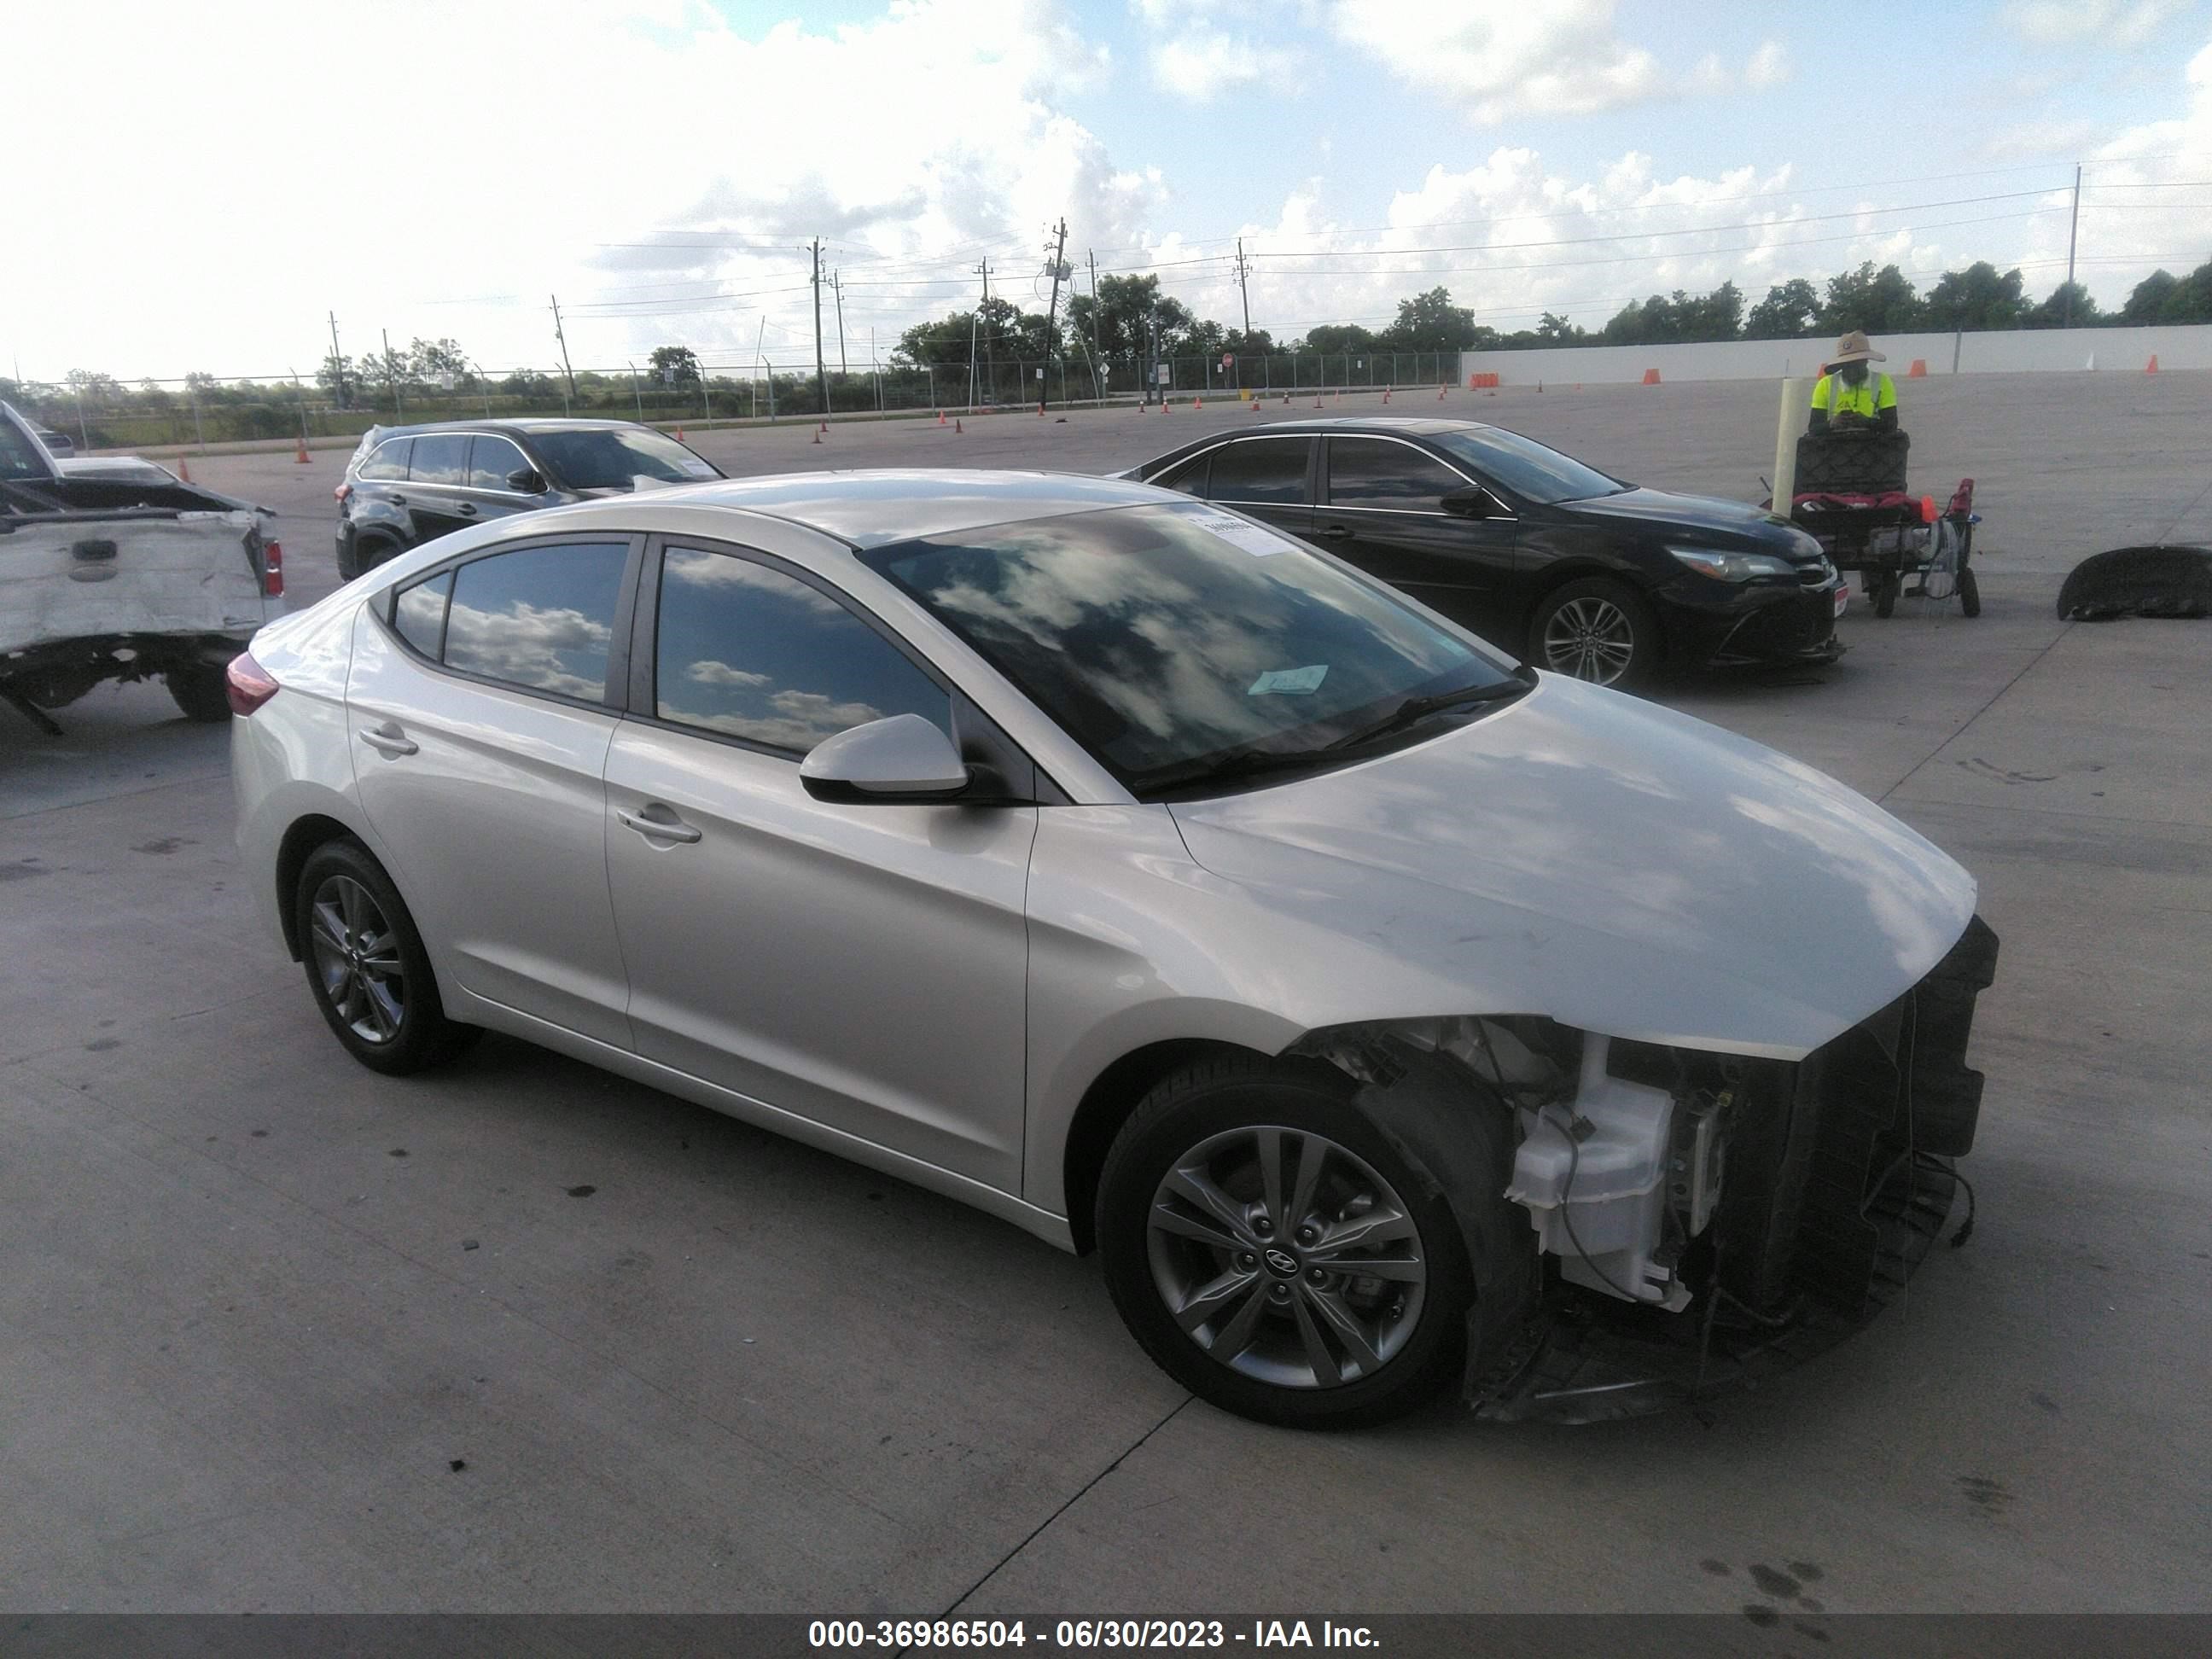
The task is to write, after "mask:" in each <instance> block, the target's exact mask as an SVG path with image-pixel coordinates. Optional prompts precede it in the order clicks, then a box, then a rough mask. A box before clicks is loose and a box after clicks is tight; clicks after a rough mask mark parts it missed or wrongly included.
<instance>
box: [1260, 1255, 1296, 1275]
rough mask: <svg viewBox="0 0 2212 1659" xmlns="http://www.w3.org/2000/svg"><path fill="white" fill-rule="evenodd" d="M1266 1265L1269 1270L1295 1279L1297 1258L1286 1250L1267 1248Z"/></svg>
mask: <svg viewBox="0 0 2212 1659" xmlns="http://www.w3.org/2000/svg"><path fill="white" fill-rule="evenodd" d="M1267 1267H1268V1270H1269V1271H1270V1272H1272V1273H1279V1274H1281V1275H1282V1276H1283V1277H1284V1278H1285V1279H1296V1278H1297V1276H1298V1259H1297V1257H1296V1256H1294V1255H1291V1253H1290V1252H1289V1251H1288V1250H1275V1249H1271V1250H1269V1251H1268V1252H1267Z"/></svg>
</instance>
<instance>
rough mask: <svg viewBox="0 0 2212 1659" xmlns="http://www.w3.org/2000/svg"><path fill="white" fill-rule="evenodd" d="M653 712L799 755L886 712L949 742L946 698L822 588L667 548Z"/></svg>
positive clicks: (723, 556)
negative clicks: (929, 727)
mask: <svg viewBox="0 0 2212 1659" xmlns="http://www.w3.org/2000/svg"><path fill="white" fill-rule="evenodd" d="M654 655H655V659H656V660H655V662H654V665H653V679H654V687H653V712H654V713H655V714H658V715H659V717H660V718H661V719H662V720H675V721H678V722H679V723H681V724H683V725H685V726H699V727H701V728H702V729H704V730H706V731H710V732H721V733H723V734H725V735H726V736H728V737H732V738H741V739H743V740H744V741H745V742H747V743H751V744H759V745H761V746H762V747H763V748H767V749H776V750H783V751H785V752H787V753H789V754H793V755H803V754H805V752H806V751H807V750H810V749H811V748H813V747H814V745H815V744H817V743H820V742H822V741H823V739H824V738H834V737H836V735H837V734H838V733H839V732H844V731H848V730H849V729H851V728H852V727H854V726H865V725H866V724H867V723H868V722H869V721H870V720H883V719H884V718H885V717H887V716H889V715H892V714H919V715H921V717H922V718H923V719H924V720H929V721H931V722H932V723H933V724H934V725H935V726H937V727H938V729H939V730H940V731H942V732H945V735H946V736H947V737H950V736H951V734H952V706H951V698H950V697H949V696H947V695H946V693H945V690H944V688H943V687H941V686H939V684H937V682H936V681H934V680H933V679H931V678H929V676H928V675H927V674H925V673H923V672H922V671H921V669H919V668H917V667H915V665H914V663H913V662H912V661H911V660H910V659H908V657H907V655H906V653H904V652H902V651H901V650H900V649H899V648H898V647H896V646H895V645H893V644H892V643H891V642H890V641H889V640H887V639H885V638H884V636H883V635H881V634H879V633H878V632H877V631H876V630H875V629H873V628H872V627H871V626H870V625H869V624H868V623H866V622H863V621H862V620H861V619H860V617H858V616H856V615H854V613H853V612H852V611H848V610H847V609H846V608H845V606H843V605H841V604H839V603H838V602H837V601H836V599H831V598H830V597H829V595H828V594H827V593H824V592H822V591H821V590H820V589H819V588H817V587H814V586H811V585H810V584H808V583H805V582H803V581H800V580H799V579H798V578H797V577H795V576H791V575H787V574H785V573H784V572H782V571H781V570H777V569H775V568H772V567H770V566H768V565H764V564H758V563H756V562H753V561H752V560H750V559H742V558H738V556H735V555H733V554H728V553H707V552H701V551H698V550H694V549H691V548H686V547H671V548H670V549H669V550H668V551H667V553H666V555H665V557H664V560H663V562H662V564H661V575H660V617H659V627H658V629H657V630H656V644H655V649H654Z"/></svg>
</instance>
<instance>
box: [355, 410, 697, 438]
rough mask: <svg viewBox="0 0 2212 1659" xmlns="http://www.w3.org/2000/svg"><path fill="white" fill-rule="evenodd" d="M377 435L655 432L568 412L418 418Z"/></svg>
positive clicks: (379, 430) (376, 430)
mask: <svg viewBox="0 0 2212 1659" xmlns="http://www.w3.org/2000/svg"><path fill="white" fill-rule="evenodd" d="M371 430H373V431H374V433H375V435H376V436H377V437H378V438H379V439H380V440H382V439H385V438H410V437H413V436H414V435H416V434H417V433H422V432H599V431H616V430H627V431H647V432H650V431H653V430H654V428H651V427H640V426H639V424H638V422H635V421H590V420H583V419H580V418H575V417H572V416H565V415H500V416H493V417H492V418H491V419H490V420H488V421H487V420H477V421H471V420H456V421H416V422H410V423H409V424H408V425H406V426H380V427H374V428H371Z"/></svg>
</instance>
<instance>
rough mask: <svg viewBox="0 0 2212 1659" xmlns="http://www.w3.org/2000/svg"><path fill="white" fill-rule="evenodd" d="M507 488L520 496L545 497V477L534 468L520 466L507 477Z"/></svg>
mask: <svg viewBox="0 0 2212 1659" xmlns="http://www.w3.org/2000/svg"><path fill="white" fill-rule="evenodd" d="M507 488H508V489H512V490H513V491H514V492H515V493H516V494H517V495H544V493H545V475H544V473H543V472H540V471H538V469H537V468H536V467H534V466H519V467H517V468H515V469H514V471H512V472H510V473H508V474H507Z"/></svg>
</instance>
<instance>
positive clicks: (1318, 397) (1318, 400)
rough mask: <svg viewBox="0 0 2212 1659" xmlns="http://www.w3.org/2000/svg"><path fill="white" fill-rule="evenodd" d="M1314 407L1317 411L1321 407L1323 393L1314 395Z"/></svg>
mask: <svg viewBox="0 0 2212 1659" xmlns="http://www.w3.org/2000/svg"><path fill="white" fill-rule="evenodd" d="M1314 407H1315V408H1316V409H1319V408H1320V407H1321V393H1320V392H1315V393H1314Z"/></svg>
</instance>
